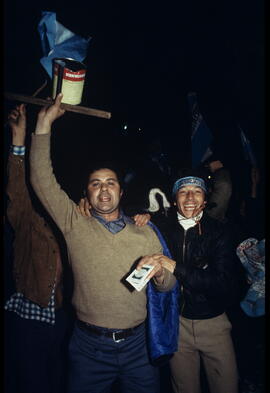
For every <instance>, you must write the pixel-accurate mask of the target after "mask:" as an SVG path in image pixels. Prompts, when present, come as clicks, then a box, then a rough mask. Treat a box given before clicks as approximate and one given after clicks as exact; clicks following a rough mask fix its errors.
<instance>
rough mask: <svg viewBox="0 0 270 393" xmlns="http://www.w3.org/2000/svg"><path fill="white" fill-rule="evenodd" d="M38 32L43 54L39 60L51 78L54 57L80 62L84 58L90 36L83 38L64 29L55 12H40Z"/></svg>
mask: <svg viewBox="0 0 270 393" xmlns="http://www.w3.org/2000/svg"><path fill="white" fill-rule="evenodd" d="M38 32H39V35H40V39H41V45H42V51H43V55H44V56H43V57H42V58H41V59H40V62H41V64H42V66H43V67H44V68H45V70H46V72H47V73H48V75H49V76H50V78H52V60H53V59H54V58H55V57H65V58H71V59H74V60H76V61H80V62H81V61H83V60H84V59H85V58H86V54H87V48H88V44H89V41H90V40H91V37H89V38H88V39H85V38H83V37H80V36H79V35H76V34H74V33H72V32H71V31H70V30H68V29H66V28H65V27H64V26H63V25H61V23H59V22H57V20H56V14H55V12H48V11H43V12H42V18H41V20H40V22H39V24H38Z"/></svg>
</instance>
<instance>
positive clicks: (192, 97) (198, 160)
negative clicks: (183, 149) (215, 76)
mask: <svg viewBox="0 0 270 393" xmlns="http://www.w3.org/2000/svg"><path fill="white" fill-rule="evenodd" d="M187 98H188V103H189V108H190V112H191V116H192V125H191V149H192V168H196V167H198V166H199V165H201V164H202V163H203V162H204V161H205V160H206V159H207V158H208V157H210V155H211V154H212V151H211V149H210V144H211V142H212V139H213V136H212V133H211V131H210V129H209V128H208V126H207V124H206V123H205V121H204V119H203V116H202V114H201V112H200V110H199V106H198V102H197V94H196V93H195V92H190V93H188V96H187Z"/></svg>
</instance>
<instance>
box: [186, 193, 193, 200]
mask: <svg viewBox="0 0 270 393" xmlns="http://www.w3.org/2000/svg"><path fill="white" fill-rule="evenodd" d="M193 198H194V194H193V192H192V191H189V192H188V193H187V199H188V200H192V199H193Z"/></svg>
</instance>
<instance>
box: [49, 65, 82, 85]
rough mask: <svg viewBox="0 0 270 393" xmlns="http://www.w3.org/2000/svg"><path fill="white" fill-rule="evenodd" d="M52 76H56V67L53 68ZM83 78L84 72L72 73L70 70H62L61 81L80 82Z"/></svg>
mask: <svg viewBox="0 0 270 393" xmlns="http://www.w3.org/2000/svg"><path fill="white" fill-rule="evenodd" d="M54 74H55V75H58V67H57V66H56V67H54ZM84 78H85V70H80V71H76V72H73V71H71V70H68V69H67V68H64V73H63V79H66V80H69V81H72V82H81V81H83V80H84Z"/></svg>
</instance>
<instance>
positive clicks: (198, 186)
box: [159, 170, 238, 393]
mask: <svg viewBox="0 0 270 393" xmlns="http://www.w3.org/2000/svg"><path fill="white" fill-rule="evenodd" d="M183 174H184V175H183V176H181V177H180V178H179V179H178V180H177V181H176V182H175V183H174V186H173V197H174V200H175V202H174V205H175V206H176V208H177V212H176V214H173V215H172V219H171V220H169V219H166V222H164V223H163V225H161V226H160V227H159V229H160V230H161V232H162V234H163V235H164V237H165V239H166V241H167V244H168V246H169V248H170V251H171V253H172V255H173V259H174V260H175V261H176V268H175V271H174V274H175V276H176V278H177V279H178V282H179V284H180V287H181V296H180V302H181V304H179V314H180V319H179V321H180V322H179V323H180V327H179V343H178V351H177V352H176V353H175V354H174V356H173V357H172V359H171V361H170V366H171V374H172V386H173V390H174V392H175V393H199V392H200V391H201V388H200V384H201V383H200V362H201V360H202V362H203V365H204V368H205V373H206V376H207V380H208V386H209V389H210V392H211V393H237V391H238V376H237V366H236V360H235V353H234V348H233V343H232V339H231V323H230V321H229V320H228V318H227V316H226V313H225V310H226V308H227V307H228V305H229V304H230V303H231V302H232V300H233V298H234V294H235V271H234V259H233V243H232V241H231V238H230V233H229V232H228V227H227V226H225V225H224V224H222V223H220V222H219V221H218V220H216V219H213V218H212V217H210V216H208V215H207V213H206V212H205V211H204V208H205V206H206V203H207V202H206V196H207V186H206V183H205V181H204V179H203V178H202V177H201V175H200V174H199V175H198V173H196V172H195V171H194V170H186V173H183ZM168 262H169V259H168Z"/></svg>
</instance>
